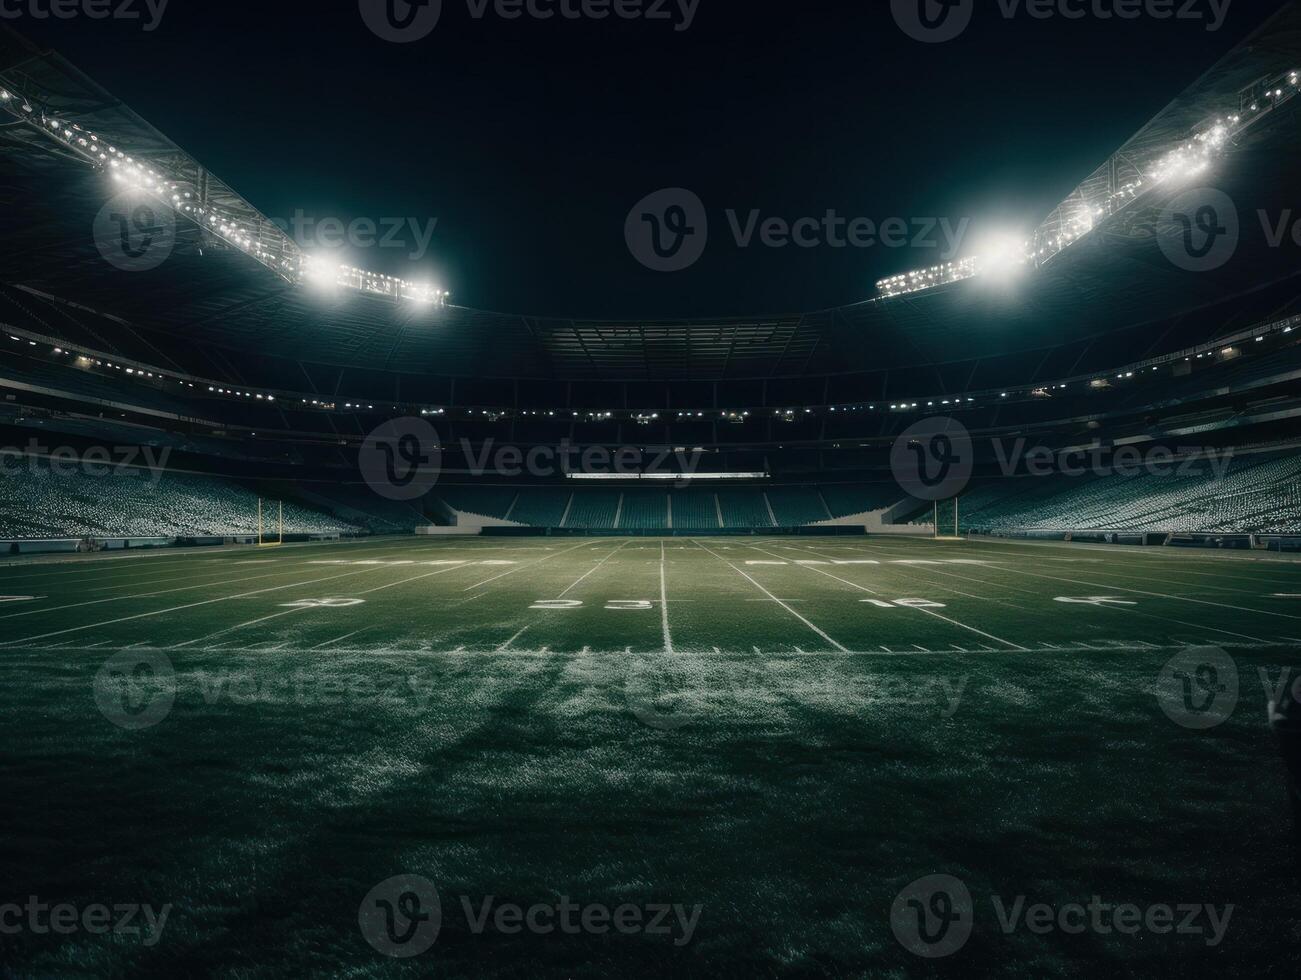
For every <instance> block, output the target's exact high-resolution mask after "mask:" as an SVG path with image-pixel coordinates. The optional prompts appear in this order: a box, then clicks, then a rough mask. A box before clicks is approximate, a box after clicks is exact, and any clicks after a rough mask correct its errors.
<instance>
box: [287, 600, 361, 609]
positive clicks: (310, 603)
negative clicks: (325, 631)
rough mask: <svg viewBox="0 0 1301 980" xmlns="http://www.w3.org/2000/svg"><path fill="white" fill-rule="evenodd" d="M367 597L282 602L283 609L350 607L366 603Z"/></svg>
mask: <svg viewBox="0 0 1301 980" xmlns="http://www.w3.org/2000/svg"><path fill="white" fill-rule="evenodd" d="M365 603H366V600H365V599H299V600H298V601H297V602H282V603H281V604H280V607H281V608H282V609H349V608H351V607H353V606H361V605H365Z"/></svg>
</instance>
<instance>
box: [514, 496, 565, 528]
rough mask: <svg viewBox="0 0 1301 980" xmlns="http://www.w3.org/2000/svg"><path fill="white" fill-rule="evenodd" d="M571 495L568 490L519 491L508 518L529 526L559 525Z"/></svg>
mask: <svg viewBox="0 0 1301 980" xmlns="http://www.w3.org/2000/svg"><path fill="white" fill-rule="evenodd" d="M572 496H573V494H572V493H570V492H569V491H568V490H545V489H542V490H523V491H520V493H519V500H518V501H517V502H516V504H515V509H514V510H512V511H511V512H510V520H512V521H514V522H516V523H518V524H527V525H529V526H530V527H560V526H561V523H562V522H563V521H564V518H565V513H566V511H568V510H569V501H570V498H571V497H572Z"/></svg>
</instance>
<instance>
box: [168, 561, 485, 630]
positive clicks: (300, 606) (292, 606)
mask: <svg viewBox="0 0 1301 980" xmlns="http://www.w3.org/2000/svg"><path fill="white" fill-rule="evenodd" d="M459 569H460V566H459V565H458V566H457V567H456V568H443V569H439V570H438V571H436V572H426V573H425V574H423V575H413V576H412V577H411V578H404V579H400V580H399V581H397V582H390V583H388V584H387V585H380V586H377V587H376V588H373V589H366V590H365V591H363V592H360V593H358V595H372V594H374V593H376V592H383V591H385V590H386V589H393V588H397V587H398V586H399V585H407V584H409V583H411V582H419V581H420V580H421V579H427V578H434V577H436V576H439V575H446V574H447V573H448V572H455V571H458V570H459ZM368 571H372V569H363V571H362V572H347V573H345V574H343V575H335V576H333V577H332V578H329V579H322V580H321V581H325V582H328V581H332V580H333V579H334V578H350V577H351V576H353V575H360V574H363V572H368ZM306 584H308V585H311V584H313V583H310V582H309V583H306ZM285 588H292V586H285ZM264 591H266V590H264ZM270 591H277V590H274V589H273V590H270ZM234 598H237V599H241V598H247V597H246V596H235V597H234ZM322 601H325V602H329V601H333V600H319V599H309V600H305V601H304V602H297V603H285V604H284V605H285V606H288V607H289V608H287V609H285V611H284V612H278V613H272V614H271V615H269V616H263V617H261V618H260V619H251V620H249V621H248V622H245V623H237V624H236V625H234V626H229V627H227V628H226V629H224V630H218V631H217V632H216V633H209V634H208V635H206V636H200V637H196V638H195V639H193V640H189V641H188V642H186V643H181V644H178V646H177V649H179V648H180V647H187V646H190V645H192V644H194V643H202V642H204V641H205V640H212V639H214V638H215V637H218V636H224V635H226V634H227V633H233V632H234V631H236V630H241V629H246V628H247V627H249V626H258V625H260V624H262V623H265V622H267V621H269V620H272V619H279V618H280V617H281V616H292V615H293V614H294V613H297V612H303V611H304V610H307V609H319V608H321V607H320V606H319V605H317V603H319V602H322ZM342 601H344V602H346V603H347V604H348V605H360V604H361V603H363V602H365V600H364V599H356V598H353V599H347V600H342Z"/></svg>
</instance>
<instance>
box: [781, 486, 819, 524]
mask: <svg viewBox="0 0 1301 980" xmlns="http://www.w3.org/2000/svg"><path fill="white" fill-rule="evenodd" d="M768 503H769V504H770V505H771V507H772V512H773V516H774V517H776V518H777V526H778V527H802V526H803V525H805V524H817V523H818V522H819V521H829V520H831V513H830V512H829V511H828V510H827V505H826V504H824V503H823V502H822V497H821V496H820V495H819V494H818V491H817V490H815V489H813V488H810V487H782V488H775V489H772V490H769V491H768Z"/></svg>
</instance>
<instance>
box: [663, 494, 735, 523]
mask: <svg viewBox="0 0 1301 980" xmlns="http://www.w3.org/2000/svg"><path fill="white" fill-rule="evenodd" d="M669 502H670V505H671V507H672V510H673V514H672V518H673V529H674V530H675V531H708V530H710V529H713V530H718V528H720V527H722V524H720V523H719V520H718V499H717V498H716V497H715V496H714V495H713V494H712V493H705V492H704V491H702V490H683V491H681V492H678V493H672V494H670V495H669Z"/></svg>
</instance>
